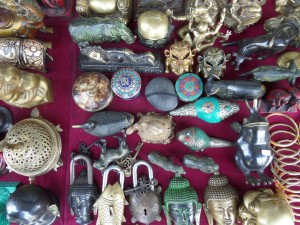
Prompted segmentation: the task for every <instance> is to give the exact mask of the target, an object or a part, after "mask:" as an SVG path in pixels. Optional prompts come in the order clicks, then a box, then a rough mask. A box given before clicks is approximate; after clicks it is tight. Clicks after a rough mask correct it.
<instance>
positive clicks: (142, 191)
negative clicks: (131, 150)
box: [129, 160, 162, 224]
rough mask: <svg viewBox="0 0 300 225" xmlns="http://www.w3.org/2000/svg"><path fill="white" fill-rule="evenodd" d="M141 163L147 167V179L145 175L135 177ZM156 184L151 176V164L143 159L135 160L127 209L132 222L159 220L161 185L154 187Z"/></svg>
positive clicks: (146, 222)
mask: <svg viewBox="0 0 300 225" xmlns="http://www.w3.org/2000/svg"><path fill="white" fill-rule="evenodd" d="M142 165H144V166H146V167H147V169H148V173H149V178H148V179H147V178H146V177H145V176H142V177H140V178H139V179H138V178H137V169H138V167H139V166H142ZM156 185H157V180H156V179H154V178H153V170H152V167H151V165H150V164H149V163H148V162H146V161H143V160H140V161H138V162H136V163H135V164H134V166H133V191H130V193H129V196H130V198H129V209H130V212H131V214H132V218H131V222H132V223H135V222H137V221H138V222H140V223H144V224H149V223H152V222H153V221H155V220H157V221H160V220H161V216H160V213H161V210H162V198H161V195H160V192H161V187H160V186H159V187H155V186H156Z"/></svg>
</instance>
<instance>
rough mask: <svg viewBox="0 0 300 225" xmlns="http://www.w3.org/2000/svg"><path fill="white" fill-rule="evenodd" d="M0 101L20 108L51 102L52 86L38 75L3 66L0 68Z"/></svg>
mask: <svg viewBox="0 0 300 225" xmlns="http://www.w3.org/2000/svg"><path fill="white" fill-rule="evenodd" d="M0 100H2V101H4V102H5V103H7V104H9V105H12V106H16V107H20V108H31V107H34V106H37V105H40V104H44V103H48V102H52V101H53V93H52V85H51V82H50V80H48V79H47V78H45V77H43V76H41V75H39V74H34V73H29V72H26V71H22V70H19V69H17V68H16V67H12V66H3V67H1V68H0Z"/></svg>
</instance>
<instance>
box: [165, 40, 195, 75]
mask: <svg viewBox="0 0 300 225" xmlns="http://www.w3.org/2000/svg"><path fill="white" fill-rule="evenodd" d="M195 54H196V50H194V49H193V50H192V49H191V45H190V44H189V43H188V42H186V41H177V42H175V43H174V44H172V45H171V46H170V50H165V56H166V70H165V73H169V72H170V70H171V71H172V72H173V73H175V74H176V75H181V74H183V73H186V72H192V70H193V65H194V58H193V57H194V56H195Z"/></svg>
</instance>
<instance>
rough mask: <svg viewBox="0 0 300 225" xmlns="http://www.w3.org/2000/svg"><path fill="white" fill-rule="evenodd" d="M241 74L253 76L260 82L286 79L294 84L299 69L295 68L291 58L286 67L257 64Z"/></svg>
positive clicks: (299, 72) (298, 74) (299, 73)
mask: <svg viewBox="0 0 300 225" xmlns="http://www.w3.org/2000/svg"><path fill="white" fill-rule="evenodd" d="M241 76H253V79H255V80H259V81H262V82H274V81H281V80H284V79H288V81H289V83H290V85H291V86H294V85H295V83H296V79H297V78H298V77H300V69H298V68H297V66H296V63H295V61H294V60H291V61H290V65H289V67H288V68H284V67H280V66H259V67H256V68H255V69H253V70H251V71H249V72H247V73H244V74H242V75H241Z"/></svg>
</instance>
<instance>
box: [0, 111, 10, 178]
mask: <svg viewBox="0 0 300 225" xmlns="http://www.w3.org/2000/svg"><path fill="white" fill-rule="evenodd" d="M12 122H13V117H12V114H11V112H10V111H9V109H8V108H6V107H3V106H0V134H1V133H6V132H7V131H8V130H9V127H10V126H11V125H12ZM0 164H1V163H0ZM0 174H1V173H0Z"/></svg>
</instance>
